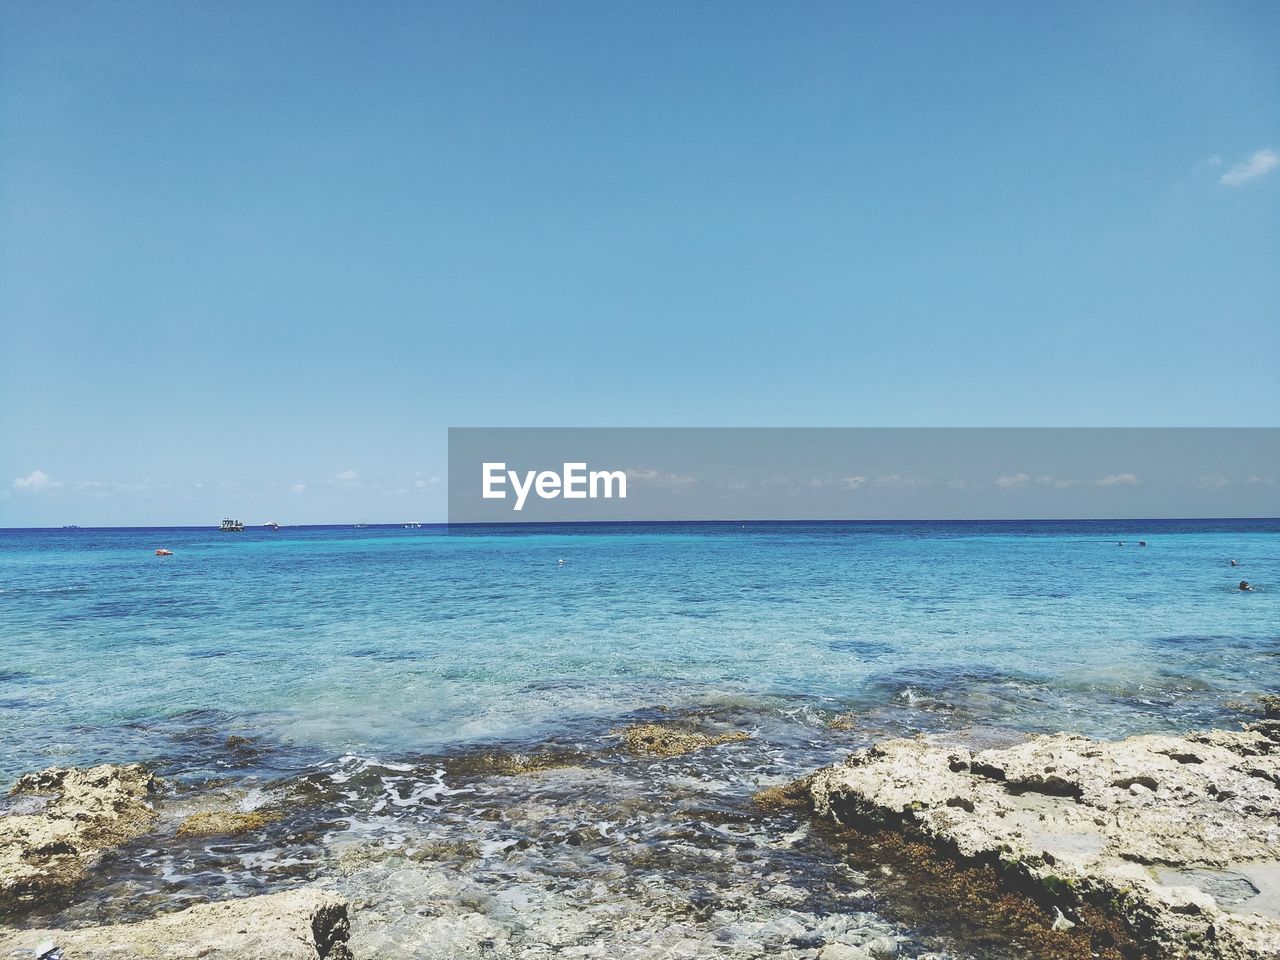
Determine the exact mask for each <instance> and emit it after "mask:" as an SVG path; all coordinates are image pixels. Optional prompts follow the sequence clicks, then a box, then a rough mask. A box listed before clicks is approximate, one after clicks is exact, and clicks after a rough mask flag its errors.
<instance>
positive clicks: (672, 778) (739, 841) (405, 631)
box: [0, 519, 1280, 958]
mask: <svg viewBox="0 0 1280 960" xmlns="http://www.w3.org/2000/svg"><path fill="white" fill-rule="evenodd" d="M158 549H164V550H169V551H172V555H170V556H157V555H156V553H155V551H156V550H158ZM1232 561H1235V563H1234V565H1233V563H1232ZM1241 581H1248V582H1249V583H1250V585H1251V587H1252V589H1250V590H1241V589H1240V583H1241ZM1276 691H1280V520H1274V519H1264V520H1194V521H1192V520H1186V521H1180V520H1125V521H1115V520H1106V521H1087V522H1086V521H1052V522H1050V521H1026V522H1022V521H1007V522H1006V521H1001V522H903V523H891V522H830V523H808V522H804V523H801V522H796V523H790V522H776V523H764V522H748V523H736V522H735V523H728V522H725V523H720V522H717V523H661V524H644V523H629V524H616V525H607V524H581V525H574V524H564V525H546V526H530V525H512V526H509V527H461V528H460V527H454V528H447V527H444V526H429V525H428V526H422V527H410V528H405V527H402V526H399V525H396V526H362V527H352V526H317V527H283V528H281V529H279V530H272V529H269V528H260V527H259V528H248V529H246V530H245V531H244V532H242V533H223V532H220V531H219V530H217V529H216V528H186V527H184V528H143V529H65V530H0V786H2V787H4V788H7V787H8V786H9V784H11V783H12V782H13V781H14V780H15V779H16V778H17V777H18V776H19V775H21V774H22V773H25V772H28V771H33V770H39V769H43V768H45V767H49V766H54V765H63V766H65V765H86V764H97V763H105V762H112V763H121V762H130V761H140V762H143V763H145V764H147V765H149V766H150V767H152V768H153V769H154V770H155V771H156V772H157V773H158V775H160V776H161V777H162V778H163V781H164V783H165V788H164V794H163V802H162V804H161V809H162V817H161V823H160V825H159V827H158V828H157V831H155V832H154V833H153V834H151V835H148V836H147V837H144V838H141V839H140V840H138V841H135V842H134V843H132V844H130V845H128V846H126V847H125V848H122V849H121V850H119V851H117V852H116V853H115V854H113V855H111V856H109V857H107V858H105V859H104V860H103V862H102V863H101V864H99V865H98V866H97V867H96V868H95V870H94V873H93V875H92V876H91V877H90V878H89V880H88V881H87V882H86V884H85V885H84V886H83V888H82V889H81V890H79V891H78V892H77V895H76V897H75V898H74V899H73V900H71V901H70V902H67V901H62V902H54V903H39V904H35V905H32V906H31V908H30V909H28V910H26V911H24V912H23V913H22V914H21V915H19V916H16V917H12V918H9V919H10V922H13V923H17V924H19V925H28V926H33V925H50V924H61V925H68V924H70V925H75V924H82V923H91V922H92V923H97V922H103V921H104V920H132V919H139V918H142V917H146V916H150V915H152V914H154V913H156V912H159V911H163V910H168V909H174V908H177V907H181V906H186V905H189V904H192V903H197V902H202V901H206V900H211V899H219V898H224V897H232V896H243V895H247V894H251V893H261V892H269V891H273V890H277V889H287V888H289V887H291V886H296V885H299V884H304V883H319V884H322V885H327V886H331V887H333V888H335V889H337V890H339V891H340V892H343V893H344V894H347V895H348V896H350V897H351V898H352V899H353V902H357V901H358V903H359V905H360V906H359V909H356V910H355V911H354V912H353V945H355V946H357V947H358V948H359V949H358V950H357V955H364V956H378V957H441V958H445V957H449V958H453V957H553V956H607V957H624V958H625V957H631V956H635V957H649V956H672V957H676V956H690V957H695V956H711V955H714V956H726V957H738V956H742V957H755V956H761V957H763V956H791V955H794V956H796V957H815V956H818V955H819V954H820V951H821V950H822V949H823V946H824V945H830V944H839V945H840V946H841V947H848V948H849V949H850V950H854V951H857V950H862V951H864V952H866V953H867V955H868V956H870V955H872V954H873V952H874V951H877V950H878V951H880V952H881V953H884V952H885V951H887V950H889V949H890V948H892V950H893V951H896V953H895V954H893V955H897V956H903V957H920V958H925V957H930V958H935V957H936V958H942V957H947V958H951V957H956V958H961V957H970V956H991V957H996V956H999V955H1000V954H999V951H998V950H995V951H994V952H993V948H992V947H991V945H990V944H987V945H986V946H984V947H983V948H982V949H981V950H980V951H979V950H978V948H977V947H975V946H974V945H973V943H972V942H971V941H969V940H967V939H966V936H965V935H964V934H963V932H961V931H957V930H954V929H947V928H945V927H939V926H937V925H933V926H931V925H930V924H929V922H928V918H927V917H926V918H922V917H919V916H913V915H911V913H910V911H909V910H905V909H903V910H899V909H896V908H895V904H894V903H893V902H892V900H891V899H886V898H885V897H884V896H882V895H881V894H879V893H878V892H877V888H876V884H875V882H874V877H869V876H867V875H866V873H865V872H860V871H859V870H857V869H855V868H854V867H852V866H850V865H849V863H847V862H846V861H845V860H843V859H842V858H841V856H840V855H839V853H838V850H837V849H836V846H835V845H833V843H832V842H831V840H830V838H828V837H825V836H823V835H822V832H821V831H820V830H816V829H815V828H813V827H812V825H810V824H808V823H807V822H806V821H805V820H804V818H799V817H796V816H795V815H791V814H785V813H773V812H762V811H761V810H760V809H759V808H758V807H757V806H755V805H753V804H752V802H751V797H752V795H753V793H755V792H756V791H758V790H760V789H762V788H764V787H768V786H774V785H778V784H781V783H785V782H788V781H789V780H791V779H793V778H795V777H798V776H801V775H803V774H804V773H807V772H808V771H810V770H813V769H815V768H817V767H819V766H821V765H823V764H826V763H831V762H835V761H838V760H840V759H842V758H843V757H845V756H847V755H848V754H849V753H850V752H851V751H853V750H856V749H859V748H861V747H864V746H867V745H869V744H871V743H874V742H876V741H878V740H882V739H885V738H888V737H894V736H914V735H917V734H922V733H924V734H936V735H940V736H946V737H952V738H955V739H956V740H957V742H964V743H966V744H969V745H972V746H975V747H981V746H986V745H999V744H1002V743H1008V742H1016V740H1017V739H1019V738H1022V737H1025V736H1026V735H1029V734H1035V733H1043V732H1054V731H1072V732H1078V733H1082V734H1087V735H1090V736H1095V737H1109V738H1110V737H1123V736H1127V735H1131V734H1136V733H1144V732H1163V731H1173V732H1178V731H1186V730H1191V729H1202V728H1208V727H1214V726H1221V727H1228V728H1237V727H1238V725H1239V724H1240V723H1241V722H1247V721H1248V720H1250V719H1254V718H1256V716H1257V715H1258V707H1257V704H1256V698H1257V697H1258V696H1259V695H1261V694H1264V693H1269V692H1276ZM637 723H670V724H676V725H678V726H681V727H686V728H693V729H698V730H703V731H705V732H708V733H728V732H742V733H746V734H748V737H747V739H745V740H740V741H737V742H732V743H726V744H723V745H720V746H715V747H710V748H707V749H704V750H699V751H695V752H693V753H689V754H686V755H684V756H680V757H644V756H635V755H632V754H629V753H627V752H626V751H625V750H624V749H622V748H621V746H620V742H619V736H618V734H619V731H620V730H622V729H624V728H625V727H627V726H629V725H632V724H637ZM7 803H8V804H9V812H12V811H13V810H14V809H16V808H15V807H14V806H13V803H12V801H7ZM210 809H233V810H237V811H241V812H250V811H260V812H262V813H264V816H265V819H266V820H267V821H268V823H267V825H266V826H265V827H262V828H261V829H257V830H253V831H249V832H248V833H245V834H243V835H239V836H233V837H221V838H207V837H206V838H190V837H187V838H178V837H177V836H176V829H177V826H178V825H179V824H180V823H181V822H182V820H183V818H185V817H186V816H189V815H190V814H192V813H195V812H200V811H202V810H210ZM5 812H6V807H5V804H4V803H0V815H4V813H5ZM1011 949H1012V948H1011ZM361 951H363V953H361ZM1008 955H1009V956H1011V957H1012V956H1020V955H1021V954H1018V953H1010V954H1008Z"/></svg>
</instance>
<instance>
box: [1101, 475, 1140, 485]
mask: <svg viewBox="0 0 1280 960" xmlns="http://www.w3.org/2000/svg"><path fill="white" fill-rule="evenodd" d="M1094 482H1095V483H1096V484H1097V486H1099V487H1136V486H1137V485H1138V478H1137V476H1136V475H1135V474H1132V473H1113V474H1111V475H1110V476H1106V477H1103V478H1102V479H1101V480H1096V481H1094Z"/></svg>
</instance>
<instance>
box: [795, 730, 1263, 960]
mask: <svg viewBox="0 0 1280 960" xmlns="http://www.w3.org/2000/svg"><path fill="white" fill-rule="evenodd" d="M1277 726H1280V725H1277V724H1276V723H1275V721H1263V722H1261V723H1257V724H1249V725H1248V726H1247V728H1246V729H1245V730H1244V731H1240V732H1230V731H1221V730H1219V731H1210V732H1209V733H1206V734H1192V735H1189V736H1186V737H1173V736H1141V737H1131V738H1129V739H1127V740H1121V741H1118V742H1114V743H1109V742H1100V741H1094V740H1090V739H1087V738H1085V737H1079V736H1072V735H1068V734H1055V735H1052V736H1041V737H1035V738H1032V739H1030V740H1028V741H1027V742H1025V743H1022V744H1019V745H1016V746H1013V747H1008V748H1004V749H992V750H983V751H978V752H970V751H969V750H966V749H963V748H957V747H955V746H954V745H943V744H940V743H939V742H938V741H937V740H935V739H933V738H927V737H920V738H916V739H913V740H891V741H888V742H885V743H882V744H879V745H877V746H875V747H871V748H869V749H867V750H862V751H859V752H857V753H855V754H854V755H853V756H852V757H850V758H849V760H847V761H846V762H844V763H842V764H837V765H835V766H832V767H828V768H826V769H824V770H821V771H819V772H818V773H817V774H814V775H813V776H812V777H811V778H809V781H808V782H809V790H810V794H811V799H812V803H813V807H814V810H815V812H816V813H817V815H819V816H821V817H827V818H831V819H834V820H836V821H839V822H842V823H846V824H849V825H851V826H867V825H876V826H878V827H882V828H888V829H892V830H895V831H900V832H903V833H906V834H909V835H910V836H912V837H915V838H919V839H924V840H926V841H928V842H930V843H931V844H932V846H933V847H934V848H935V849H937V850H939V851H940V852H941V853H943V854H944V855H946V856H949V857H951V858H952V859H954V860H958V861H961V862H965V863H983V862H998V863H1000V864H1001V866H1002V867H1003V868H1004V870H1005V871H1006V873H1007V874H1008V875H1010V876H1011V879H1013V880H1014V881H1015V882H1017V883H1021V884H1029V885H1030V886H1031V887H1032V888H1033V889H1037V890H1038V891H1039V895H1040V897H1041V898H1042V899H1043V900H1044V901H1045V902H1046V903H1049V904H1052V905H1053V906H1054V907H1056V908H1059V909H1060V910H1062V911H1063V912H1064V913H1065V914H1066V915H1067V916H1072V915H1074V913H1075V910H1076V908H1077V907H1080V906H1081V905H1082V904H1086V903H1087V904H1089V905H1090V907H1091V908H1093V907H1100V908H1103V909H1105V910H1106V911H1108V912H1109V913H1110V914H1112V915H1117V916H1119V917H1120V918H1121V919H1122V920H1123V922H1124V924H1125V926H1126V927H1127V928H1128V930H1129V931H1130V933H1132V935H1133V936H1134V937H1135V939H1137V940H1138V941H1140V942H1141V943H1143V944H1144V945H1150V946H1151V947H1152V949H1153V950H1154V951H1155V952H1156V953H1157V954H1158V955H1161V956H1168V957H1179V958H1182V957H1185V958H1197V960H1199V958H1204V960H1244V958H1262V957H1268V958H1274V957H1275V956H1277V955H1280V731H1278V730H1277V729H1276V727H1277ZM1135 787H1136V788H1137V789H1135ZM1064 919H1066V918H1065V917H1064ZM1068 922H1070V921H1068ZM1057 926H1058V925H1057V924H1055V927H1057Z"/></svg>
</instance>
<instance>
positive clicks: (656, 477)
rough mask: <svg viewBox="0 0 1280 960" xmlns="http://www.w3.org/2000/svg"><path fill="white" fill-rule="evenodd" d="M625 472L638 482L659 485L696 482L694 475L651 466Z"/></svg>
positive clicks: (675, 485)
mask: <svg viewBox="0 0 1280 960" xmlns="http://www.w3.org/2000/svg"><path fill="white" fill-rule="evenodd" d="M626 474H627V476H628V477H630V478H631V479H632V480H635V481H637V482H639V483H652V484H655V485H656V486H660V487H683V486H687V485H688V484H690V483H697V482H698V480H697V478H696V477H689V476H684V475H682V474H679V473H663V472H662V471H660V470H654V469H652V468H650V469H647V470H627V471H626Z"/></svg>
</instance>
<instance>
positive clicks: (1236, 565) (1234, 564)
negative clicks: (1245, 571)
mask: <svg viewBox="0 0 1280 960" xmlns="http://www.w3.org/2000/svg"><path fill="white" fill-rule="evenodd" d="M1231 565H1232V566H1233V567H1238V566H1240V561H1239V560H1232V561H1231Z"/></svg>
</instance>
